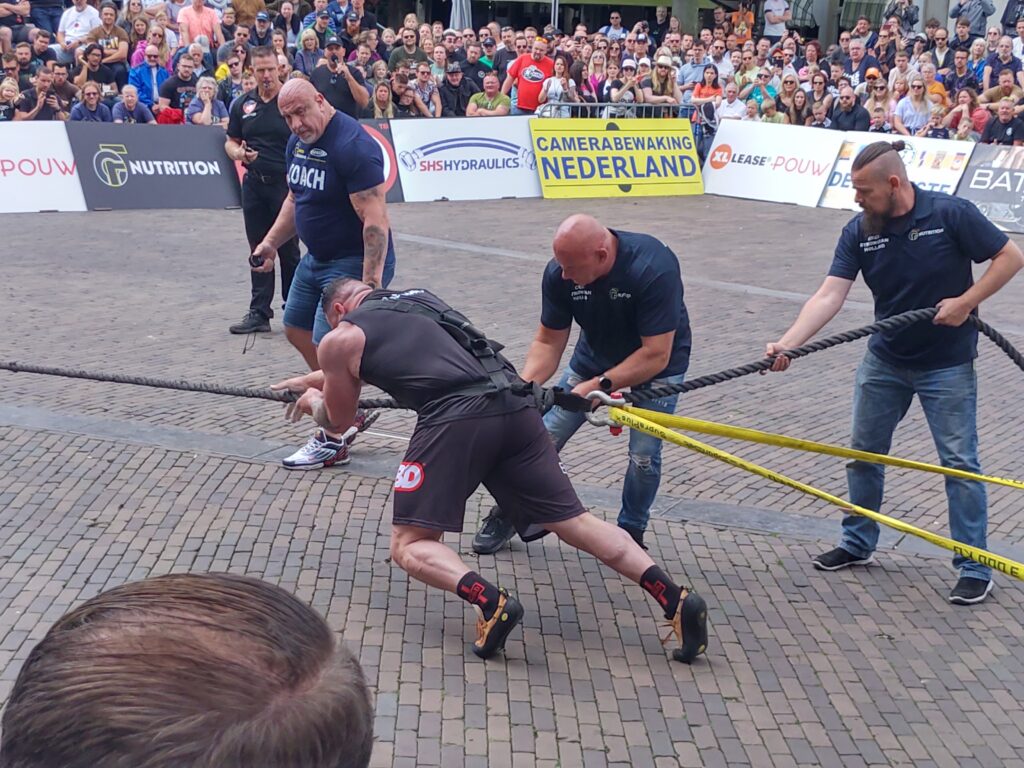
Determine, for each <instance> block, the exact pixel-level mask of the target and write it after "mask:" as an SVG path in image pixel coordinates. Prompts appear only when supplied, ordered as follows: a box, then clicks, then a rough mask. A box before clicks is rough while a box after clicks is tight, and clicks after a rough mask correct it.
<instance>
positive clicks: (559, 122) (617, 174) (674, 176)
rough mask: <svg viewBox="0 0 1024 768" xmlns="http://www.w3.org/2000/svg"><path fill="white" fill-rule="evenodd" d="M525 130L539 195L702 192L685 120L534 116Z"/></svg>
mask: <svg viewBox="0 0 1024 768" xmlns="http://www.w3.org/2000/svg"><path fill="white" fill-rule="evenodd" d="M530 131H531V132H532V134H533V147H534V150H535V151H536V153H537V173H538V174H539V175H540V185H541V188H542V189H543V190H544V197H549V198H566V197H645V196H653V195H699V194H701V193H702V192H703V191H704V186H703V184H702V183H701V174H700V163H699V161H698V159H697V151H696V148H695V147H694V143H693V132H692V130H691V128H690V121H689V120H658V119H643V118H626V119H611V118H610V119H596V118H594V119H573V118H568V119H561V118H551V119H547V118H537V119H535V120H532V121H531V122H530Z"/></svg>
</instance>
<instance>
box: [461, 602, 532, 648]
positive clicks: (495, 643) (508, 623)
mask: <svg viewBox="0 0 1024 768" xmlns="http://www.w3.org/2000/svg"><path fill="white" fill-rule="evenodd" d="M478 610H479V609H478ZM522 619H523V606H522V605H520V603H519V601H518V600H516V599H515V598H514V597H512V595H510V594H509V593H508V592H507V591H505V590H504V589H502V590H501V595H500V596H499V597H498V608H497V610H495V611H494V614H493V615H492V616H491V618H490V619H485V618H483V616H480V618H478V619H477V621H476V642H475V643H473V653H475V654H476V655H477V656H479V657H480V658H481V659H489V658H491V657H492V656H493V655H494V654H496V653H497V652H498V651H501V650H504V648H505V640H506V639H507V638H508V635H509V632H511V631H512V630H513V629H514V628H515V626H516V624H518V623H519V622H520V621H522Z"/></svg>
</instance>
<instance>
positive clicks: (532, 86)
mask: <svg viewBox="0 0 1024 768" xmlns="http://www.w3.org/2000/svg"><path fill="white" fill-rule="evenodd" d="M554 74H555V62H554V61H552V60H551V59H549V58H548V57H547V56H544V57H543V58H542V59H541V60H540V61H536V60H534V58H533V54H532V53H524V54H523V55H522V56H520V57H519V58H518V59H516V60H515V61H513V62H512V63H511V64H509V65H508V76H509V77H511V78H512V80H513V82H515V85H516V93H517V94H518V95H517V97H516V106H517V107H519V109H521V110H523V111H524V112H533V111H534V110H536V109H537V107H538V106H540V102H538V98H539V97H540V91H541V88H543V87H544V81H545V80H547V79H548V78H549V77H553V76H554Z"/></svg>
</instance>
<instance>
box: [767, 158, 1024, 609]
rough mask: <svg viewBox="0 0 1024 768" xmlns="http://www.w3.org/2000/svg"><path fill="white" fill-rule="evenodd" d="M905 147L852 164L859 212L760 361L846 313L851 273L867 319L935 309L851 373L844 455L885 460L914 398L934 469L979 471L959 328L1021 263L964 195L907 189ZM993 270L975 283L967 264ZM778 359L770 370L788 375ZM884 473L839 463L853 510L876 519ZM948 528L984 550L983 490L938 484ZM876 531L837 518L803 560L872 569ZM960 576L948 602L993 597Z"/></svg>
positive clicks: (968, 564) (983, 570)
mask: <svg viewBox="0 0 1024 768" xmlns="http://www.w3.org/2000/svg"><path fill="white" fill-rule="evenodd" d="M903 148H904V147H903V142H901V141H898V142H895V143H894V144H889V143H888V142H884V141H882V142H876V143H874V144H870V145H868V146H867V147H865V148H864V149H863V150H862V151H861V153H860V154H859V155H858V156H857V158H856V160H854V163H853V188H854V190H856V200H857V203H858V204H859V205H860V206H861V208H862V209H863V213H860V214H858V215H857V216H855V217H854V218H853V220H852V221H850V223H849V224H847V225H846V227H845V229H843V233H842V235H841V236H840V238H839V243H838V245H837V246H836V252H835V257H834V259H833V261H832V267H831V269H830V270H829V274H828V277H827V278H825V282H824V283H823V284H822V286H821V287H820V288H819V289H818V291H817V293H815V294H814V296H812V297H811V298H810V299H809V300H808V301H807V303H806V304H805V305H804V308H803V309H802V310H801V312H800V315H799V317H797V320H796V322H795V323H794V324H793V325H792V327H790V329H789V330H788V331H786V333H785V334H784V335H783V336H782V338H781V339H779V340H778V341H777V342H775V343H774V344H769V345H768V348H767V352H768V354H769V355H779V354H780V353H782V352H784V351H785V350H787V349H792V348H794V347H798V346H800V345H801V344H803V343H804V342H806V341H807V340H808V339H809V338H811V337H812V336H813V335H814V334H816V333H817V332H818V331H819V330H821V329H822V328H823V327H824V326H825V325H826V324H827V323H828V322H829V321H830V320H831V319H832V318H833V317H835V315H836V313H837V312H838V311H839V310H840V308H841V307H842V306H843V302H844V301H845V300H846V296H847V295H848V294H849V291H850V287H851V286H852V285H853V281H854V280H855V279H856V278H857V274H858V272H860V273H863V275H864V281H865V282H866V283H867V285H868V287H869V288H871V292H872V294H873V295H874V299H875V317H876V318H878V319H882V318H886V317H892V316H893V315H898V314H900V313H902V312H906V311H909V310H912V309H921V308H923V307H937V308H938V312H937V313H936V315H935V318H934V320H933V321H932V323H931V324H925V323H916V324H914V325H912V326H910V327H907V328H904V329H902V330H900V331H897V332H896V333H892V334H876V335H875V336H872V337H871V340H870V341H869V342H868V351H867V354H866V355H865V356H864V360H863V362H862V363H861V364H860V367H859V368H858V370H857V378H856V384H855V388H854V397H853V437H852V447H853V448H855V449H858V450H862V451H870V452H872V453H882V454H885V453H888V452H889V447H890V445H891V443H892V435H893V432H894V431H895V429H896V425H897V424H899V422H900V420H901V419H902V418H903V417H904V416H905V415H906V413H907V409H908V408H909V407H910V401H911V400H912V399H913V397H914V395H915V394H916V395H917V398H918V400H919V401H920V403H921V408H922V409H923V410H924V413H925V417H926V418H927V420H928V427H929V429H930V430H931V433H932V438H933V439H934V440H935V447H936V449H937V451H938V454H939V460H940V461H941V462H942V465H943V466H946V467H952V468H955V469H962V470H966V471H969V472H980V471H981V467H980V465H979V462H978V431H977V426H976V423H975V418H976V412H977V407H976V405H977V390H978V387H977V378H976V376H975V372H974V358H975V357H976V356H977V342H978V333H977V329H976V328H975V327H974V325H972V324H971V323H968V322H966V321H967V318H968V316H969V315H971V314H972V313H974V312H976V310H977V307H978V305H979V304H981V302H982V301H984V300H985V299H987V298H988V297H989V296H991V295H992V294H994V293H995V292H996V291H998V290H999V289H1000V288H1002V287H1003V286H1004V285H1005V284H1006V283H1007V282H1008V281H1009V280H1010V278H1012V277H1013V276H1014V274H1016V272H1017V271H1018V270H1019V269H1020V268H1021V267H1022V266H1024V256H1022V255H1021V251H1020V248H1018V247H1017V245H1016V244H1015V243H1013V242H1012V241H1011V240H1010V239H1009V238H1008V237H1007V236H1006V235H1005V234H1003V233H1002V232H1000V231H999V230H998V229H997V228H996V227H995V226H994V225H993V224H991V223H990V222H989V221H988V220H987V219H985V217H984V216H982V215H981V212H980V211H978V209H977V208H976V207H975V206H974V204H973V203H970V202H968V201H966V200H963V199H961V198H957V197H952V196H950V195H947V194H944V193H941V192H928V191H925V190H922V189H919V188H918V187H915V186H913V185H912V184H911V183H910V182H909V181H908V179H907V173H906V168H905V166H904V165H903V161H902V159H901V158H900V155H899V151H902V149H903ZM985 261H991V264H990V265H989V267H988V269H986V271H985V274H984V275H982V277H981V278H980V279H979V280H978V282H977V283H975V282H974V279H973V276H972V270H971V267H972V264H974V263H981V262H985ZM789 363H790V361H789V358H787V357H784V356H780V357H776V359H775V363H774V364H773V366H772V370H773V371H784V370H786V368H788V367H789ZM884 479H885V469H884V467H883V466H882V465H879V464H869V463H866V462H860V461H854V462H852V463H850V464H849V465H848V466H847V482H848V485H849V491H850V501H852V502H853V503H854V504H857V505H858V506H861V507H865V508H867V509H873V510H875V511H879V510H880V509H881V506H882V489H883V483H884ZM946 497H947V499H948V500H949V527H950V533H951V535H952V537H953V538H954V539H955V540H957V541H960V542H963V543H964V544H969V545H971V546H974V547H977V548H979V549H985V548H986V544H987V541H986V538H987V526H988V512H987V506H986V499H985V488H984V486H983V485H982V484H981V483H979V482H977V481H974V480H961V479H958V478H953V477H947V478H946ZM878 532H879V528H878V524H877V523H875V522H874V521H872V520H869V519H868V518H866V517H862V516H861V515H847V516H846V517H845V518H844V519H843V533H842V538H841V539H840V542H839V546H838V547H836V548H835V549H832V550H830V551H829V552H826V553H824V554H821V555H818V556H817V557H815V558H814V560H813V561H812V562H813V564H814V567H815V568H817V569H818V570H822V571H838V570H840V569H842V568H848V567H850V566H854V565H867V564H868V563H870V562H872V561H873V560H874V551H875V547H876V546H877V544H878ZM953 566H954V567H955V568H957V569H958V570H959V572H960V578H959V580H958V581H957V583H956V586H955V587H954V588H953V590H952V591H951V592H950V595H949V601H950V602H951V603H956V604H959V605H971V604H974V603H980V602H982V601H983V600H984V599H985V598H986V597H988V595H989V593H990V592H991V591H992V572H991V570H990V569H989V568H988V567H986V566H983V565H981V564H980V563H976V562H974V561H973V560H968V559H967V558H964V557H961V556H959V555H958V556H957V557H954V558H953Z"/></svg>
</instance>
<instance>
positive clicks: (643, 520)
mask: <svg viewBox="0 0 1024 768" xmlns="http://www.w3.org/2000/svg"><path fill="white" fill-rule="evenodd" d="M683 376H684V374H678V375H676V376H666V377H665V378H663V379H654V380H653V381H650V382H648V383H647V384H644V385H642V386H639V387H634V388H633V391H634V392H638V391H642V390H643V389H644V388H645V387H648V386H662V385H665V384H679V383H680V382H682V381H683ZM581 381H583V377H582V376H580V375H579V374H578V373H576V371H574V370H573V369H572V368H566V369H565V372H564V373H563V374H562V378H561V380H560V381H559V382H558V386H560V387H562V388H563V389H565V390H570V389H572V388H573V387H575V386H576V385H577V384H579V383H580V382H581ZM678 399H679V395H671V396H670V397H662V398H659V399H657V400H648V401H647V402H645V403H643V404H642V405H641V407H642V408H646V409H648V410H651V411H658V412H660V413H673V412H674V411H675V409H676V401H677V400H678ZM585 422H586V417H585V416H584V414H582V413H573V412H571V411H566V410H565V409H563V408H559V407H557V406H556V407H554V408H552V409H551V410H550V411H548V412H547V414H545V416H544V426H545V427H546V428H547V430H548V433H549V434H550V435H551V439H552V440H554V441H555V447H556V448H557V449H558V450H559V451H561V450H562V446H564V445H565V444H566V443H567V442H568V441H569V438H570V437H572V436H573V435H574V434H576V430H577V429H579V428H580V426H582V425H583V424H584V423H585ZM660 484H661V440H659V439H658V438H656V437H651V436H650V435H646V434H644V433H643V432H637V431H635V430H630V433H629V467H628V468H627V469H626V481H625V483H623V486H622V509H621V510H620V511H619V525H626V526H629V527H630V528H636V529H638V530H641V531H643V530H646V529H647V521H648V520H649V519H650V517H651V505H652V504H654V497H655V496H657V495H658V486H659V485H660Z"/></svg>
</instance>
